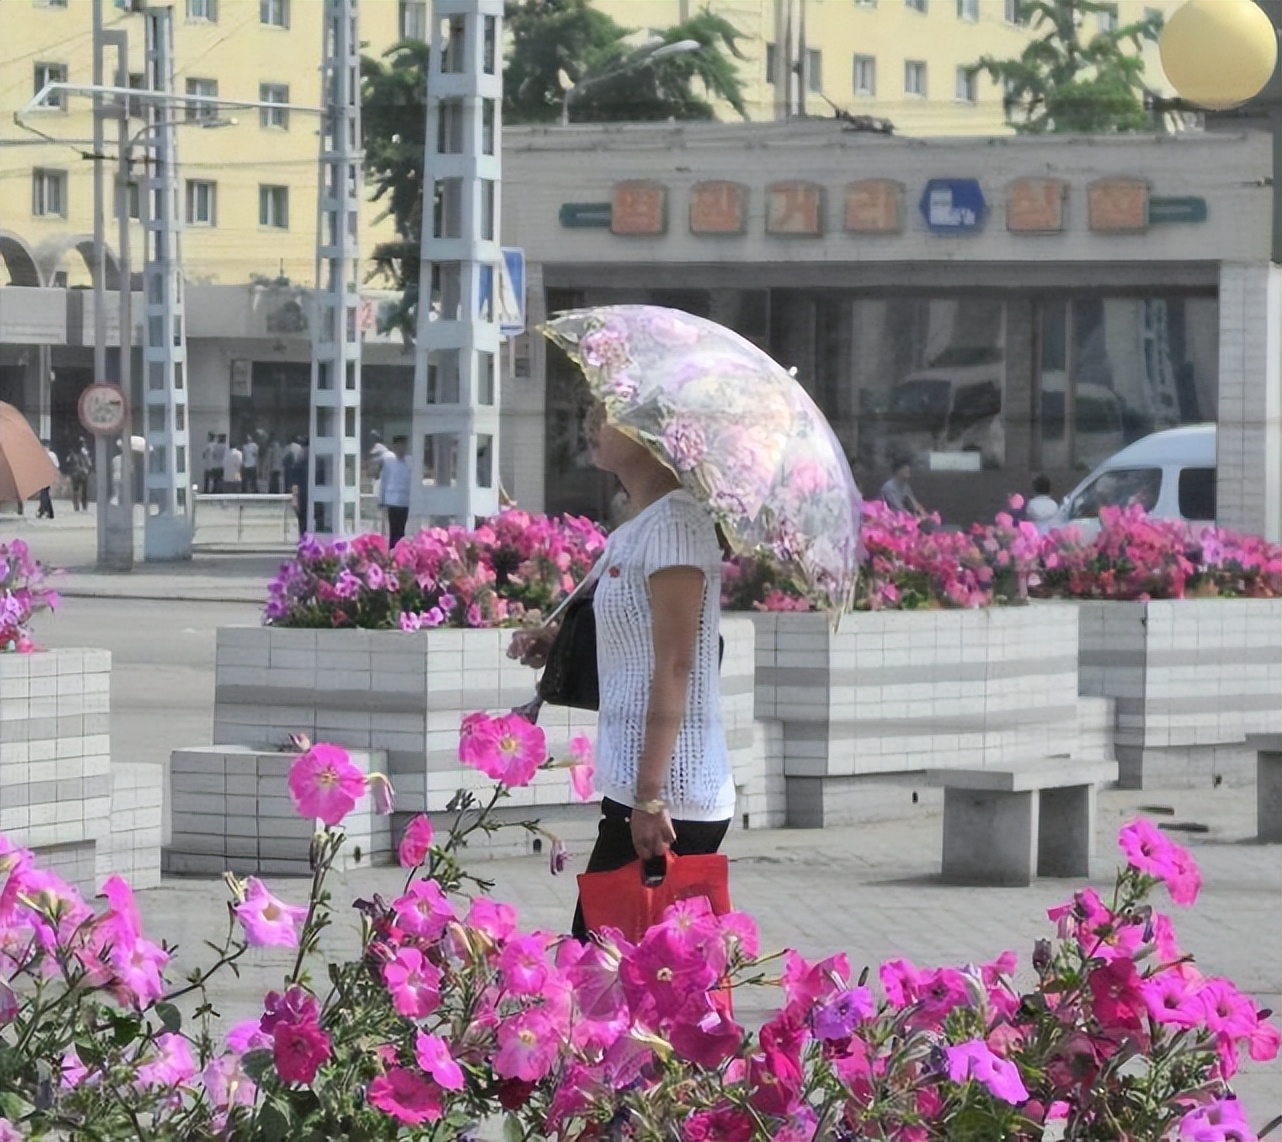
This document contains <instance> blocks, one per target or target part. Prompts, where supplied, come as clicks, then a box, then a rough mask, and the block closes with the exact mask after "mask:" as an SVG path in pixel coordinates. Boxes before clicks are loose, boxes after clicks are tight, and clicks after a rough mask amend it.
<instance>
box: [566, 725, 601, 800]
mask: <svg viewBox="0 0 1282 1142" xmlns="http://www.w3.org/2000/svg"><path fill="white" fill-rule="evenodd" d="M570 756H571V757H572V758H573V759H574V764H573V765H572V766H570V790H571V792H572V793H573V794H574V799H575V800H576V801H591V800H592V794H593V787H592V785H593V779H594V778H595V777H596V759H595V754H594V752H593V748H592V739H591V738H589V737H588V736H587V734H578V735H577V736H575V737H573V738H571V739H570Z"/></svg>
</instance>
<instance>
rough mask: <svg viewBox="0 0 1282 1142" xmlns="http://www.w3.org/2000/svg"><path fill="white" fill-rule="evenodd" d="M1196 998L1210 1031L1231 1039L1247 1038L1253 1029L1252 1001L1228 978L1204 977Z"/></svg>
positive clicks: (1254, 1020)
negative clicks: (1205, 978)
mask: <svg viewBox="0 0 1282 1142" xmlns="http://www.w3.org/2000/svg"><path fill="white" fill-rule="evenodd" d="M1197 1001H1198V1003H1199V1004H1200V1005H1201V1008H1202V1013H1203V1019H1204V1021H1205V1023H1206V1026H1207V1028H1208V1029H1210V1030H1211V1031H1214V1032H1216V1033H1217V1034H1220V1035H1227V1036H1229V1037H1230V1038H1232V1039H1246V1038H1248V1037H1249V1036H1250V1035H1251V1034H1252V1033H1253V1032H1254V1031H1255V1027H1256V1023H1257V1022H1258V1020H1257V1018H1256V1011H1255V1004H1254V1003H1252V1002H1251V1000H1250V999H1248V998H1247V997H1246V996H1245V995H1243V994H1242V993H1241V992H1240V991H1238V989H1237V988H1236V987H1234V986H1233V985H1232V984H1231V983H1230V982H1229V981H1228V980H1227V979H1208V980H1205V981H1204V982H1203V983H1202V986H1201V987H1199V988H1198V990H1197Z"/></svg>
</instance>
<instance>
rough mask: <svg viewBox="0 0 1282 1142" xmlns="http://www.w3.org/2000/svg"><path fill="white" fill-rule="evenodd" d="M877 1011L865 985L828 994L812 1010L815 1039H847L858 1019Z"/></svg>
mask: <svg viewBox="0 0 1282 1142" xmlns="http://www.w3.org/2000/svg"><path fill="white" fill-rule="evenodd" d="M876 1011H877V1005H876V1003H875V1002H874V1001H873V997H872V992H871V991H869V990H868V988H866V987H856V988H848V989H847V990H845V991H839V992H838V993H837V994H836V995H833V996H829V998H828V999H826V1000H825V1001H824V1002H823V1003H822V1004H820V1005H819V1006H818V1007H816V1008H815V1010H814V1029H815V1038H816V1039H828V1040H841V1039H849V1038H850V1036H851V1035H853V1034H854V1033H855V1028H856V1027H857V1026H858V1025H859V1022H860V1020H863V1019H868V1018H871V1017H872V1016H873V1015H874V1014H875V1013H876Z"/></svg>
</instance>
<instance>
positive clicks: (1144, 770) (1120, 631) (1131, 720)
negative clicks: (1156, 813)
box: [1076, 599, 1282, 789]
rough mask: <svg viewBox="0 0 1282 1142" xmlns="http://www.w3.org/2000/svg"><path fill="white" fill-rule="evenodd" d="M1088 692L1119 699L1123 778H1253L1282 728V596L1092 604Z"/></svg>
mask: <svg viewBox="0 0 1282 1142" xmlns="http://www.w3.org/2000/svg"><path fill="white" fill-rule="evenodd" d="M1076 605H1077V606H1078V608H1079V609H1080V611H1081V624H1080V632H1081V634H1080V638H1081V641H1080V654H1079V663H1080V671H1079V673H1080V683H1079V684H1080V688H1081V693H1082V694H1083V695H1091V696H1099V697H1105V698H1110V699H1112V700H1113V701H1114V704H1115V711H1116V722H1115V727H1114V747H1115V749H1116V753H1117V760H1118V762H1119V764H1120V779H1121V784H1122V785H1123V786H1124V787H1127V788H1133V789H1140V788H1144V787H1151V786H1153V785H1160V786H1165V787H1173V786H1183V787H1195V786H1200V785H1210V784H1212V783H1213V782H1215V781H1216V780H1217V779H1219V780H1227V781H1230V782H1233V783H1249V782H1251V781H1253V780H1254V775H1255V752H1254V751H1253V750H1250V749H1248V748H1247V747H1246V745H1245V742H1244V738H1245V736H1246V735H1247V734H1251V733H1278V732H1279V731H1282V700H1280V699H1279V695H1280V694H1282V599H1176V600H1160V601H1151V602H1133V603H1132V602H1127V603H1110V602H1083V603H1078V604H1076Z"/></svg>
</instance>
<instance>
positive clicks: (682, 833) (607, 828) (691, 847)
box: [570, 797, 730, 940]
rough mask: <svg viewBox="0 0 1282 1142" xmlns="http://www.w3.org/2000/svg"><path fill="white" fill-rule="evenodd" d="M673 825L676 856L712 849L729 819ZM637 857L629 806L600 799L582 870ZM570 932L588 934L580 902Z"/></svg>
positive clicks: (595, 869)
mask: <svg viewBox="0 0 1282 1142" xmlns="http://www.w3.org/2000/svg"><path fill="white" fill-rule="evenodd" d="M672 827H673V829H675V830H676V834H677V839H676V841H675V842H674V843H673V845H672V851H673V852H674V853H676V854H677V856H695V855H698V854H701V853H715V852H716V851H717V849H719V848H720V847H721V842H722V841H723V840H724V839H725V835H726V831H727V830H728V829H729V828H730V821H729V820H728V819H727V820H725V821H673V822H672ZM636 859H637V850H636V849H635V848H633V847H632V810H631V809H630V808H628V806H627V805H621V804H620V803H619V802H618V801H611V800H610V798H608V797H607V798H606V799H605V800H604V801H602V802H601V823H600V824H599V825H598V826H597V833H596V844H595V845H594V846H593V848H592V855H591V856H590V857H588V867H587V869H586V870H585V871H587V872H613V871H614V870H615V869H616V868H622V867H623V866H624V865H625V864H631V863H632V862H633V861H634V860H636ZM570 934H571V935H573V936H575V937H577V938H578V939H580V940H586V939H587V938H588V929H587V925H586V924H585V923H584V922H583V905H582V903H580V904H579V905H578V906H577V907H576V908H575V909H574V923H573V924H572V925H571V926H570Z"/></svg>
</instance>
